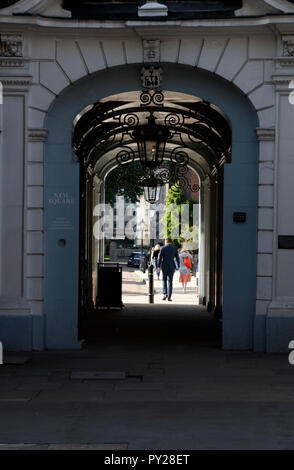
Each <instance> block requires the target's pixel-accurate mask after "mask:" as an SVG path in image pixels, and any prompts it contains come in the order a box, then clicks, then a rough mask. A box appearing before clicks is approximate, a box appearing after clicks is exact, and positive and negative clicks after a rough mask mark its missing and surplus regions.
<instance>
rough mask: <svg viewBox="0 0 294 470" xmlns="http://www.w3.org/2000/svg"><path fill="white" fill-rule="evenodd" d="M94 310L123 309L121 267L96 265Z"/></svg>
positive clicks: (115, 264)
mask: <svg viewBox="0 0 294 470" xmlns="http://www.w3.org/2000/svg"><path fill="white" fill-rule="evenodd" d="M96 308H97V309H99V308H108V309H111V308H120V309H122V308H123V303H122V267H121V266H120V265H119V264H118V263H113V264H110V263H98V266H97V298H96Z"/></svg>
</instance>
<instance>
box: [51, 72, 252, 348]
mask: <svg viewBox="0 0 294 470" xmlns="http://www.w3.org/2000/svg"><path fill="white" fill-rule="evenodd" d="M163 68H164V72H165V80H164V89H165V90H167V91H174V90H176V91H177V92H179V93H186V94H189V95H193V96H200V97H201V99H202V100H205V101H207V102H208V103H213V104H214V105H216V106H217V107H218V108H219V109H221V110H222V111H223V112H224V113H225V114H226V115H227V116H228V118H229V120H230V122H231V124H232V163H231V164H230V165H228V166H226V167H225V169H224V176H223V178H224V185H223V187H224V196H223V204H221V206H222V208H223V221H224V223H223V252H221V250H218V255H217V256H218V257H219V261H220V262H222V266H223V267H222V270H221V273H220V274H221V275H222V279H223V282H222V280H220V276H217V275H216V276H215V277H214V279H215V280H218V281H216V282H221V283H222V285H223V293H222V294H220V292H221V289H220V288H219V287H220V286H218V287H216V290H215V291H216V292H218V293H219V294H218V295H219V302H221V298H222V300H223V347H224V348H232V349H234V348H235V349H250V348H251V347H252V339H253V331H252V329H253V315H254V307H255V278H256V235H257V230H256V223H257V220H256V218H257V177H258V170H257V162H258V146H257V142H256V136H255V129H256V127H257V116H256V113H255V111H254V109H253V107H252V105H251V104H250V102H249V101H248V99H247V98H246V97H245V96H244V95H243V94H242V93H241V92H240V90H238V89H236V88H235V87H234V86H233V85H232V84H230V83H228V82H226V81H224V80H222V79H220V78H219V77H217V76H215V75H214V74H210V73H207V72H204V71H202V70H199V69H193V68H190V67H184V66H179V65H164V66H163ZM117 73H118V69H110V70H108V71H106V72H101V73H98V74H96V75H95V76H92V77H89V78H87V79H83V80H81V81H80V82H79V83H78V84H76V85H75V86H74V87H72V88H69V89H67V90H66V91H65V92H64V94H63V95H62V96H61V97H60V98H59V99H58V100H56V101H55V102H54V104H53V106H52V107H51V110H50V111H49V114H48V118H47V123H46V124H47V128H48V130H49V134H48V140H47V143H46V152H45V231H46V233H45V257H46V258H45V259H46V261H45V271H46V272H45V299H46V300H45V314H46V336H47V338H46V344H47V347H77V346H78V344H79V343H78V339H77V338H78V326H77V325H78V305H79V299H78V296H79V269H78V267H79V178H80V172H79V163H78V161H77V159H76V158H75V155H74V153H73V150H72V143H71V137H72V135H71V132H72V122H73V120H74V118H75V117H76V116H77V115H78V114H79V113H80V112H81V110H82V109H84V108H86V106H88V105H89V104H92V103H95V102H97V100H100V99H102V98H104V97H105V96H111V95H114V94H117V93H121V92H131V91H132V90H134V89H138V84H137V80H138V78H137V77H138V69H137V67H136V66H127V67H121V68H119V81H118V80H117V76H118V75H117ZM210 189H211V188H210ZM207 190H208V191H209V188H207ZM234 212H242V213H246V223H245V224H242V225H241V224H237V223H236V222H234V218H233V215H234ZM219 220H221V219H220V218H217V219H215V220H214V224H211V227H214V228H215V229H216V227H217V226H218V224H219V222H217V221H219ZM218 228H220V227H218ZM215 240H218V238H216V239H215ZM241 247H242V248H241ZM56 266H58V268H57V267H56ZM244 293H246V295H244Z"/></svg>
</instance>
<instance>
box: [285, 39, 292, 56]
mask: <svg viewBox="0 0 294 470" xmlns="http://www.w3.org/2000/svg"><path fill="white" fill-rule="evenodd" d="M283 56H284V57H294V39H291V40H289V39H288V40H286V41H284V42H283Z"/></svg>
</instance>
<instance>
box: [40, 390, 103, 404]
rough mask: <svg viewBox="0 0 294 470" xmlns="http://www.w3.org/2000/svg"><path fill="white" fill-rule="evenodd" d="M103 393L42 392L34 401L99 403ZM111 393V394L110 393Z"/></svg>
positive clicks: (73, 391)
mask: <svg viewBox="0 0 294 470" xmlns="http://www.w3.org/2000/svg"><path fill="white" fill-rule="evenodd" d="M104 393H105V392H103V391H99V390H97V391H95V390H94V391H92V390H90V391H89V390H88V391H84V392H83V393H82V392H81V391H79V390H78V391H77V390H63V389H60V390H48V391H47V390H42V391H41V392H40V393H39V394H38V396H37V397H35V399H34V401H35V402H37V401H54V402H77V403H78V402H93V401H94V402H96V401H97V402H100V401H102V400H103V399H104ZM110 393H111V392H110Z"/></svg>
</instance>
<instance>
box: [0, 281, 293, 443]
mask: <svg viewBox="0 0 294 470" xmlns="http://www.w3.org/2000/svg"><path fill="white" fill-rule="evenodd" d="M124 281H125V282H124V301H125V302H126V307H125V308H124V309H123V310H122V311H112V312H95V313H93V314H92V315H90V316H89V318H88V321H87V325H86V330H85V331H86V332H87V340H86V342H85V344H84V348H83V349H82V350H81V351H43V352H33V353H28V354H25V353H18V354H12V353H6V354H5V357H4V359H5V364H4V365H3V366H0V444H2V446H1V445H0V450H1V448H5V445H6V446H7V445H8V447H10V446H9V445H11V444H14V445H17V446H18V445H19V444H26V445H27V446H28V448H41V449H47V448H49V449H52V448H98V449H101V448H102V449H148V450H152V449H182V450H185V449H293V447H294V431H293V422H294V394H293V389H294V368H293V367H291V366H290V365H289V364H288V359H287V356H286V355H278V354H255V353H252V352H229V351H222V350H221V347H220V345H221V325H220V324H219V323H217V322H215V321H214V320H213V318H212V317H211V315H210V314H208V313H207V312H206V311H205V309H204V308H202V307H200V306H197V305H182V306H181V307H179V305H178V304H177V302H176V298H175V303H167V302H162V303H158V305H157V304H155V305H148V304H147V303H146V300H147V296H146V284H143V283H142V281H141V280H138V277H137V274H136V273H131V272H126V274H125V275H124ZM136 293H137V294H138V297H137V299H136V302H133V303H132V302H131V299H133V300H134V295H135V294H136ZM179 295H180V294H179ZM141 298H142V299H143V298H144V300H145V305H142V304H141V305H140V303H138V299H141ZM187 298H188V297H187ZM3 445H4V446H3Z"/></svg>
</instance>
